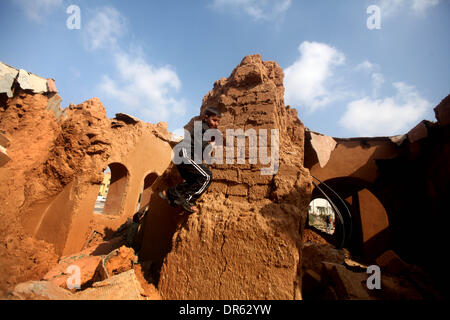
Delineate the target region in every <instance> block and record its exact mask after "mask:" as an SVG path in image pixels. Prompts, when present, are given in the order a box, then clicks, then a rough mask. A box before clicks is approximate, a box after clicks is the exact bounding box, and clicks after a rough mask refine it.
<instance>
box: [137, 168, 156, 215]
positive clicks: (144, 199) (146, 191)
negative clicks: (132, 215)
mask: <svg viewBox="0 0 450 320" xmlns="http://www.w3.org/2000/svg"><path fill="white" fill-rule="evenodd" d="M156 178H158V174H157V173H156V172H151V173H149V174H148V175H146V176H145V178H144V183H143V186H142V192H141V194H140V195H139V200H138V204H137V208H136V211H139V210H140V209H141V208H143V207H145V206H146V205H147V204H148V203H149V201H150V197H151V194H152V189H151V186H152V185H153V183H154V182H155V180H156Z"/></svg>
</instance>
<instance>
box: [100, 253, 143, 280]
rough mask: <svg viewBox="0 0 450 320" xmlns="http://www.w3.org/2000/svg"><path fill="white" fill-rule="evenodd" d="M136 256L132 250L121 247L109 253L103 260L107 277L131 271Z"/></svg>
mask: <svg viewBox="0 0 450 320" xmlns="http://www.w3.org/2000/svg"><path fill="white" fill-rule="evenodd" d="M135 260H136V256H135V254H134V250H133V249H132V248H128V247H126V246H122V247H120V248H119V249H116V250H114V251H112V252H111V253H109V254H108V255H107V256H106V257H105V258H104V260H103V261H104V265H105V268H106V271H107V275H108V277H111V276H113V275H116V274H119V273H122V272H125V271H128V270H131V269H132V268H133V262H135Z"/></svg>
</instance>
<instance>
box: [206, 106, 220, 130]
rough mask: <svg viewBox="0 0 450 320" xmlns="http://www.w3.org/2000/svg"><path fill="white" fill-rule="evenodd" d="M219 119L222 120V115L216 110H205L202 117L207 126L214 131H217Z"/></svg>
mask: <svg viewBox="0 0 450 320" xmlns="http://www.w3.org/2000/svg"><path fill="white" fill-rule="evenodd" d="M220 118H222V114H221V113H220V111H219V110H218V109H216V108H207V109H206V110H205V113H204V116H203V120H204V121H205V122H206V123H207V124H208V126H209V127H210V128H214V129H217V127H218V126H219V122H220Z"/></svg>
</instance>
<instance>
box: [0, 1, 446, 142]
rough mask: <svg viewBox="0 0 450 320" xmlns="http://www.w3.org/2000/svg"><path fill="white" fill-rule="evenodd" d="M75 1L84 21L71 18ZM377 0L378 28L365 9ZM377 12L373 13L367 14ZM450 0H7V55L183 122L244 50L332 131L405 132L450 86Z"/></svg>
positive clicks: (3, 55)
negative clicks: (270, 67) (273, 69)
mask: <svg viewBox="0 0 450 320" xmlns="http://www.w3.org/2000/svg"><path fill="white" fill-rule="evenodd" d="M70 5H77V6H78V7H79V8H80V17H81V23H80V29H69V28H67V25H66V22H67V20H68V18H69V17H70V16H71V14H69V13H67V12H66V10H67V8H68V7H69V6H70ZM371 5H375V6H377V8H379V9H380V29H369V28H368V24H367V20H368V19H371V17H372V16H373V13H374V12H373V11H370V12H369V13H367V9H368V7H369V6H371ZM370 21H375V20H370ZM449 31H450V1H448V0H347V1H335V0H318V1H302V0H276V1H275V0H196V1H175V0H166V1H137V0H135V1H127V2H125V1H122V0H111V1H106V0H103V1H101V0H89V1H87V0H79V1H72V0H70V1H69V0H39V1H38V0H2V1H0V38H1V43H2V45H1V50H0V61H3V62H5V63H7V64H9V65H11V66H14V67H16V68H23V69H26V70H27V71H30V72H33V73H36V74H38V75H40V76H42V77H46V78H54V79H56V86H57V88H58V90H59V94H60V96H61V97H62V98H63V102H62V107H67V106H68V105H69V103H71V102H73V103H75V104H78V103H81V102H83V101H85V100H87V99H89V98H92V97H99V98H100V99H101V101H102V102H103V104H104V106H105V108H106V110H107V114H108V116H109V117H110V118H112V117H114V115H115V114H116V113H118V112H123V113H128V114H131V115H134V116H136V117H138V118H140V119H142V120H144V121H147V122H152V123H157V122H159V121H166V122H168V123H169V130H170V131H176V132H179V131H178V130H177V129H180V128H182V127H183V125H184V124H186V122H187V121H189V119H190V118H191V117H192V116H195V115H197V114H198V112H199V109H200V105H201V102H202V98H203V96H204V95H205V94H206V93H208V91H209V90H211V89H212V87H213V84H214V82H215V81H216V80H218V79H220V78H222V77H228V76H229V74H230V73H231V71H232V70H233V68H234V67H235V66H236V65H238V64H239V62H240V61H241V60H242V58H243V57H244V56H246V55H248V54H255V53H259V54H261V55H262V58H263V60H273V61H276V62H277V63H278V64H279V65H280V66H281V67H282V68H283V70H284V72H285V87H286V93H285V103H286V105H288V104H289V105H291V106H292V107H294V108H296V109H297V110H298V113H299V117H300V119H301V120H302V121H303V123H304V124H305V125H306V126H307V127H308V128H310V129H311V130H314V131H318V132H321V133H324V134H327V135H330V136H334V137H356V136H385V135H386V136H389V135H397V134H403V133H406V132H407V131H408V130H409V129H411V128H412V127H414V126H415V125H416V124H417V123H418V122H419V121H420V120H422V119H428V120H432V121H433V120H435V118H434V112H433V108H434V107H435V106H436V105H437V104H438V103H439V102H440V101H441V100H442V99H443V98H444V97H445V96H446V95H448V94H449V93H450V90H449V89H450V86H449V85H450V72H449V71H450V59H449V58H450V57H449V55H450V41H449Z"/></svg>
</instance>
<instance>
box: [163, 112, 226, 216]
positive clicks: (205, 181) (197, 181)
mask: <svg viewBox="0 0 450 320" xmlns="http://www.w3.org/2000/svg"><path fill="white" fill-rule="evenodd" d="M221 117H222V115H221V113H220V111H219V110H217V109H216V108H208V109H206V110H205V113H204V116H203V119H202V135H201V137H194V129H191V131H190V132H189V134H190V144H189V141H188V140H187V141H185V140H186V138H185V139H184V140H183V141H181V142H180V143H179V146H180V147H181V150H180V156H181V157H182V159H183V161H182V162H181V163H180V164H177V169H178V171H179V173H180V175H181V177H182V178H183V179H184V182H182V183H180V184H177V185H176V186H173V187H170V188H169V189H167V190H166V191H161V192H160V193H159V195H160V197H161V198H163V199H165V200H168V201H169V203H170V204H171V205H172V206H175V205H179V206H181V207H182V208H183V209H184V210H186V211H187V212H189V213H193V212H197V211H198V208H197V207H196V206H195V201H196V200H197V199H198V198H200V196H201V195H202V194H203V193H205V191H206V190H207V189H208V187H209V186H210V184H211V181H212V173H211V170H210V169H209V167H208V165H207V164H204V163H203V162H202V163H196V162H195V161H194V160H193V159H197V158H198V159H202V155H203V154H204V153H203V152H204V150H205V149H206V148H210V149H212V146H211V145H210V144H211V142H213V141H203V134H204V133H205V131H206V130H208V129H217V126H218V125H219V122H220V118H221ZM195 138H197V139H198V140H199V139H201V141H200V142H201V150H195V148H194V145H195V144H196V143H195V142H196V141H195ZM200 142H199V141H197V144H199V146H200ZM188 149H190V150H188ZM176 150H178V148H176ZM188 151H190V152H188ZM200 151H201V153H200ZM194 152H195V153H197V157H195V156H194Z"/></svg>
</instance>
